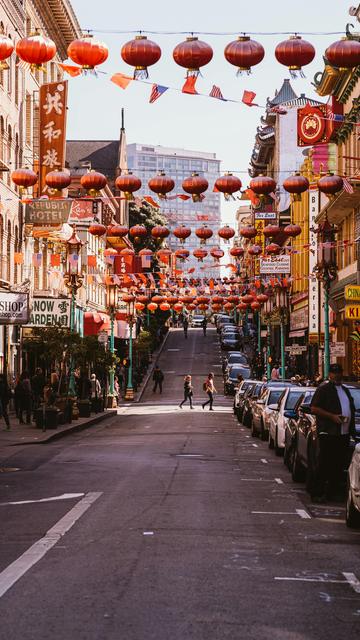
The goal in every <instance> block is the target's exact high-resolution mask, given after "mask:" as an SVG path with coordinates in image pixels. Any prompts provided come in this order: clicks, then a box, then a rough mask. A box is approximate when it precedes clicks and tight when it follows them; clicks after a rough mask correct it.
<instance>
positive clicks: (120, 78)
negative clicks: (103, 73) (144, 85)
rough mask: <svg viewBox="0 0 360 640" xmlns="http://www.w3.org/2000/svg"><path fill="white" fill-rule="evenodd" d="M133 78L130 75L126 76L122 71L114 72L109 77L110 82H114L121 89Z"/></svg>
mask: <svg viewBox="0 0 360 640" xmlns="http://www.w3.org/2000/svg"><path fill="white" fill-rule="evenodd" d="M133 79H134V78H131V76H126V75H124V74H123V73H114V75H113V76H111V78H110V80H111V82H113V83H114V84H116V85H117V86H118V87H120V88H121V89H126V87H127V86H128V85H129V84H130V82H131V81H132V80H133Z"/></svg>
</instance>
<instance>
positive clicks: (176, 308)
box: [174, 302, 184, 313]
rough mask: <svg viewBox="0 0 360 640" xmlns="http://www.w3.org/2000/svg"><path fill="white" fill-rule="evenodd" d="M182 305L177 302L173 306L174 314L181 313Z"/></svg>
mask: <svg viewBox="0 0 360 640" xmlns="http://www.w3.org/2000/svg"><path fill="white" fill-rule="evenodd" d="M183 306H184V305H183V304H181V302H177V303H176V304H174V311H176V313H180V311H182V309H183Z"/></svg>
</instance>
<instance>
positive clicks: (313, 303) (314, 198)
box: [309, 189, 320, 342]
mask: <svg viewBox="0 0 360 640" xmlns="http://www.w3.org/2000/svg"><path fill="white" fill-rule="evenodd" d="M319 204H320V198H319V191H318V190H317V189H310V190H309V228H310V231H309V245H310V251H309V274H310V280H309V337H310V339H311V335H312V336H313V338H312V340H313V341H314V342H315V341H318V339H319V281H318V279H317V278H316V276H315V274H314V269H315V267H316V263H317V233H316V231H315V229H316V218H317V215H318V213H319Z"/></svg>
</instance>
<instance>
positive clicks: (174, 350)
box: [168, 349, 180, 351]
mask: <svg viewBox="0 0 360 640" xmlns="http://www.w3.org/2000/svg"><path fill="white" fill-rule="evenodd" d="M168 351H180V349H168Z"/></svg>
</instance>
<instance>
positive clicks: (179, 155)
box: [127, 143, 221, 278]
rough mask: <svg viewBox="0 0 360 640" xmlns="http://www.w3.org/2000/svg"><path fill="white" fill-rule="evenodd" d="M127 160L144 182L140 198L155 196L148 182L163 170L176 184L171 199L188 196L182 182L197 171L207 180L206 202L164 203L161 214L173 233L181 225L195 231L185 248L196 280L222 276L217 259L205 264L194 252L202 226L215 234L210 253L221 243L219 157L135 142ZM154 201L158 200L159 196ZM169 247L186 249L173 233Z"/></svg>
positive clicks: (138, 193)
mask: <svg viewBox="0 0 360 640" xmlns="http://www.w3.org/2000/svg"><path fill="white" fill-rule="evenodd" d="M127 159H128V167H129V169H131V170H132V171H133V173H134V174H136V175H137V176H138V177H139V178H140V179H141V181H142V187H141V190H140V191H138V192H137V193H136V195H148V194H149V193H151V191H150V190H149V187H148V181H149V180H150V178H152V177H154V176H156V174H157V173H158V172H159V171H161V170H163V171H165V173H166V175H167V176H169V177H171V178H172V179H173V180H174V182H175V188H174V191H173V192H172V193H171V194H169V195H170V196H171V195H173V194H181V193H184V191H183V189H182V182H183V180H184V179H185V178H188V177H190V176H191V174H192V173H195V172H196V173H198V174H199V175H201V176H203V177H204V178H206V180H207V181H208V183H209V188H208V190H207V191H206V192H205V194H204V195H205V199H204V200H203V201H202V202H193V201H192V199H191V198H190V199H189V200H185V201H184V200H181V198H176V199H172V200H170V199H168V200H161V212H162V213H164V215H166V217H167V219H168V224H169V228H170V229H171V231H172V230H173V229H174V228H175V227H177V226H179V225H181V224H185V225H186V226H188V227H190V228H191V231H192V233H191V236H190V237H189V238H188V239H187V240H186V243H185V247H184V248H186V249H188V250H189V251H190V257H189V260H188V261H187V262H186V263H185V264H186V266H184V269H186V270H188V269H191V268H194V269H195V271H194V272H193V274H192V275H194V276H196V277H202V278H203V277H217V276H219V269H216V268H214V267H213V266H212V265H213V263H214V260H213V258H212V257H211V256H208V257H207V258H206V259H205V260H204V262H203V263H201V262H198V261H197V260H196V258H194V256H193V255H192V252H193V250H194V249H196V248H197V247H199V245H200V240H199V239H198V238H197V236H196V235H195V229H196V228H198V227H200V226H201V225H202V224H206V225H207V226H208V227H210V228H211V229H212V230H213V232H214V235H213V237H212V238H211V239H210V240H208V242H207V245H206V248H207V249H209V250H210V249H211V247H213V246H219V244H220V243H219V237H218V235H217V230H218V229H219V227H220V226H221V200H220V197H221V194H220V193H214V192H213V186H214V182H215V180H216V179H217V178H218V176H219V175H220V160H218V159H217V158H216V154H215V153H205V152H201V151H189V150H188V149H177V148H173V147H161V146H154V145H149V144H147V145H145V144H139V143H134V144H128V145H127ZM154 199H157V198H156V195H155V194H154ZM168 244H169V246H170V248H171V249H173V250H174V249H177V248H179V247H180V246H182V245H180V243H179V240H177V238H175V236H174V235H172V234H171V235H170V236H169V240H168Z"/></svg>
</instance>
